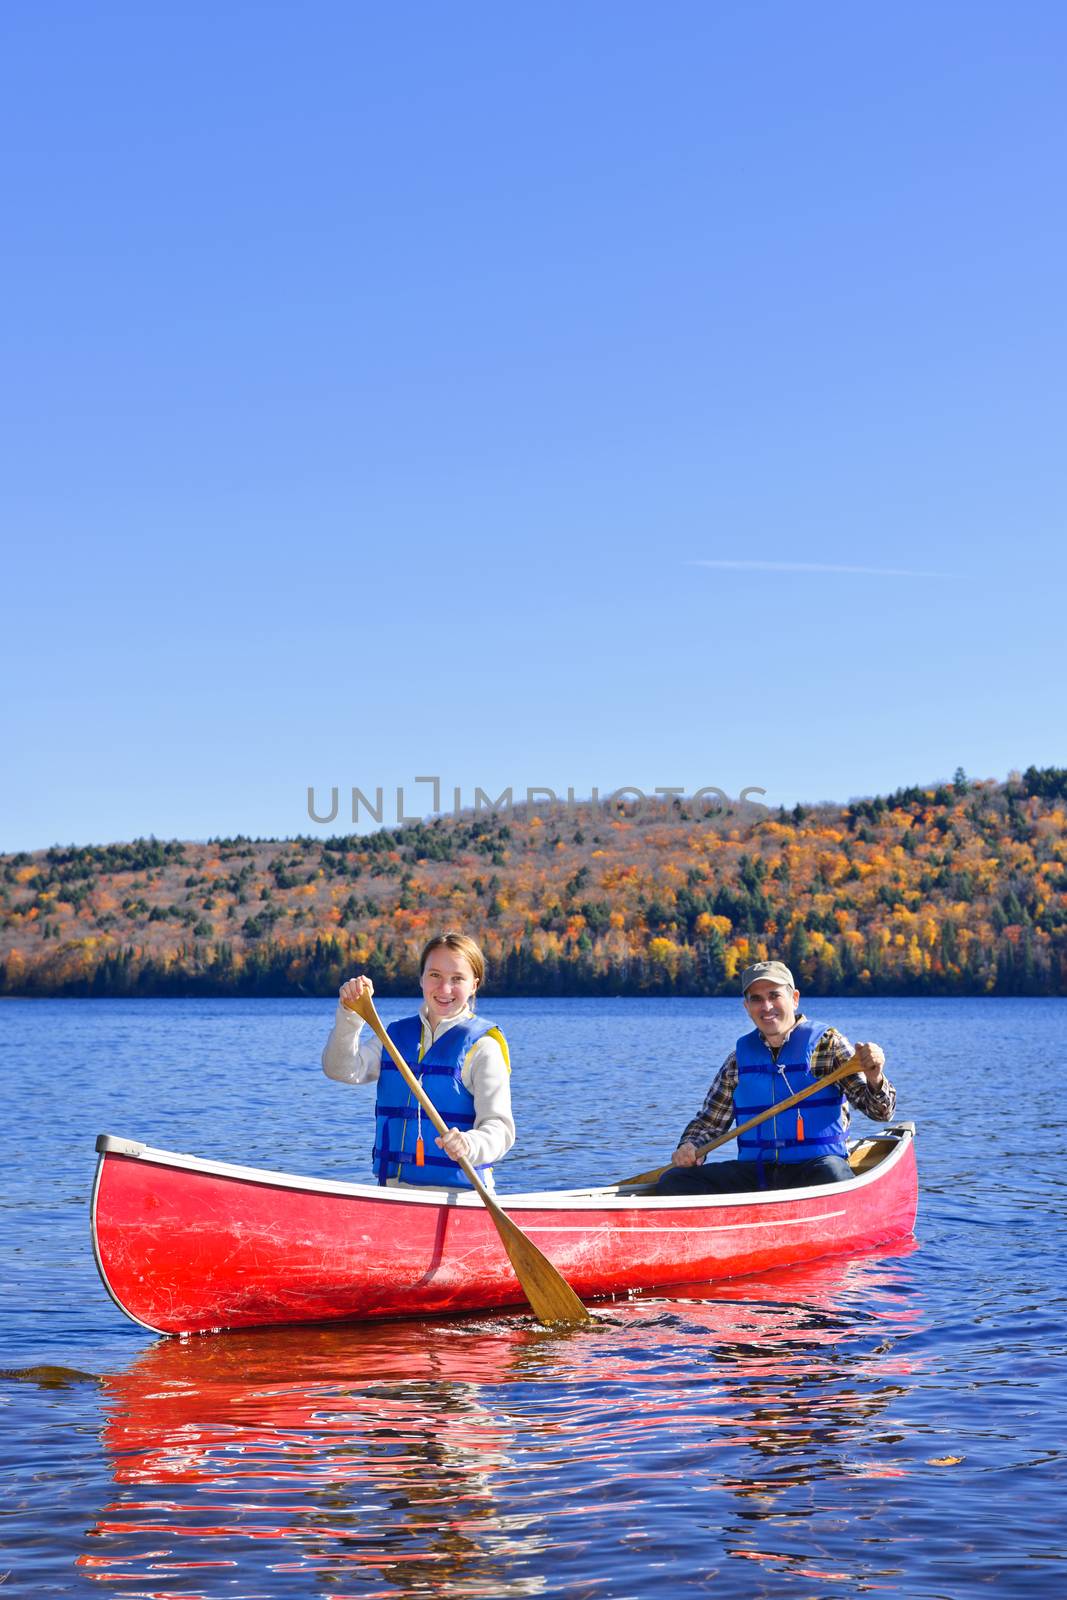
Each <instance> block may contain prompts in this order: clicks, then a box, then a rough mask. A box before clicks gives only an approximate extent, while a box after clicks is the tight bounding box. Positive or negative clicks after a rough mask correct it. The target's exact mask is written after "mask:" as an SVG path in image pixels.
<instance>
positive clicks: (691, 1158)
mask: <svg viewBox="0 0 1067 1600" xmlns="http://www.w3.org/2000/svg"><path fill="white" fill-rule="evenodd" d="M697 1160H698V1157H697V1147H696V1145H695V1144H689V1142H688V1141H687V1142H686V1143H685V1144H680V1145H679V1146H678V1148H677V1150H676V1151H675V1152H674V1154H673V1156H671V1166H672V1167H695V1166H696V1164H697Z"/></svg>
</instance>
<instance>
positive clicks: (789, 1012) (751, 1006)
mask: <svg viewBox="0 0 1067 1600" xmlns="http://www.w3.org/2000/svg"><path fill="white" fill-rule="evenodd" d="M799 1000H800V990H799V989H787V988H786V986H785V984H784V983H768V982H767V980H766V979H765V978H760V979H758V981H757V982H756V983H750V984H749V986H748V988H747V989H746V991H745V1010H746V1011H747V1012H748V1014H749V1016H750V1017H751V1018H752V1020H753V1022H754V1023H755V1024H756V1027H757V1028H758V1029H759V1031H760V1033H762V1034H763V1036H764V1038H766V1039H774V1038H776V1037H777V1036H778V1035H779V1034H781V1033H788V1032H789V1030H790V1028H791V1027H792V1026H793V1024H794V1022H795V1021H796V1020H797V1002H798V1001H799Z"/></svg>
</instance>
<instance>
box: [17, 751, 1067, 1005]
mask: <svg viewBox="0 0 1067 1600" xmlns="http://www.w3.org/2000/svg"><path fill="white" fill-rule="evenodd" d="M1065 814H1067V772H1064V771H1062V770H1060V769H1057V768H1048V769H1043V770H1038V769H1036V768H1030V769H1029V770H1028V771H1027V772H1026V773H1024V774H1022V775H1018V774H1013V775H1012V776H1011V777H1010V778H1009V779H1008V781H1007V782H1006V783H996V782H993V781H986V782H979V783H968V782H967V781H966V779H965V778H964V777H963V774H962V773H958V774H957V777H956V780H955V781H954V782H953V783H951V784H941V785H937V786H934V787H931V788H927V789H919V788H912V789H905V790H900V791H898V792H897V793H896V794H895V795H892V796H889V797H888V798H877V799H873V800H864V801H859V802H852V803H851V804H849V805H844V806H836V805H819V806H815V807H811V808H807V809H805V808H803V807H799V806H798V807H797V808H796V809H795V810H793V811H791V812H784V811H779V812H768V811H767V810H766V808H764V807H761V806H753V805H747V804H746V805H743V806H742V805H739V804H733V805H731V806H727V807H726V808H725V809H720V810H711V811H705V810H703V809H693V808H692V807H691V806H690V807H689V808H687V806H686V803H685V802H684V801H681V802H679V801H675V802H672V803H663V804H659V805H658V806H655V807H654V806H652V805H651V804H649V803H646V804H645V805H644V806H642V807H641V808H640V810H639V811H637V812H636V813H635V812H634V810H633V809H632V808H630V809H629V810H628V809H627V808H626V807H625V806H621V807H620V806H616V807H613V808H607V809H606V808H604V807H603V806H598V807H592V806H589V805H586V806H577V807H570V808H563V807H559V808H554V809H553V808H544V809H534V810H523V809H519V810H515V811H511V812H501V813H494V812H485V813H483V814H481V815H465V816H463V817H461V818H439V819H435V820H434V821H432V822H428V823H418V824H415V825H410V826H407V827H404V828H400V829H395V830H382V831H380V832H378V833H373V834H365V835H350V836H345V837H336V838H317V839H312V838H299V839H290V840H282V841H278V840H250V839H245V838H236V839H222V840H212V841H210V842H208V843H206V844H204V843H177V842H166V843H161V842H159V841H157V840H154V839H149V840H137V841H134V842H133V843H131V844H123V845H109V846H100V847H73V846H72V847H70V848H59V847H56V848H53V849H50V850H43V851H36V852H34V853H32V854H19V855H14V856H12V855H8V856H2V857H0V912H2V916H0V993H4V994H24V995H25V994H38V995H40V994H109V995H119V994H195V993H217V994H325V993H329V992H331V991H332V990H333V989H334V988H335V987H336V985H337V984H338V983H339V981H340V980H341V979H342V978H343V977H344V976H347V975H348V974H350V973H351V972H353V971H355V970H357V969H366V970H369V971H370V972H371V973H372V975H373V976H374V978H375V982H376V985H377V987H378V989H379V992H382V993H389V992H404V993H410V992H412V990H413V989H414V987H415V983H416V968H417V955H418V951H419V949H420V948H421V946H422V944H423V942H424V941H425V939H426V938H427V937H428V935H429V934H430V933H431V932H435V931H438V930H440V929H443V928H450V927H462V928H465V929H467V930H469V931H470V932H472V933H474V934H475V935H476V936H477V937H478V939H479V940H480V941H481V943H482V945H483V948H484V949H485V951H486V954H487V957H488V961H489V968H490V988H491V990H492V992H493V993H496V994H501V993H503V994H627V993H633V994H640V993H645V994H648V993H652V994H717V993H725V992H733V991H734V989H735V988H736V981H737V973H738V969H739V968H740V967H741V966H742V965H743V964H744V963H746V962H748V961H750V960H753V959H758V958H761V957H764V956H767V955H774V956H781V957H783V958H784V959H785V960H787V961H788V962H789V963H790V965H791V966H792V968H793V971H794V973H795V974H796V975H797V977H798V981H799V982H800V984H801V986H802V987H803V988H805V989H807V990H809V991H812V992H820V991H821V992H823V993H829V992H835V993H842V992H847V993H866V994H902V993H916V994H930V995H935V994H941V995H944V994H988V993H999V994H1046V993H1047V994H1063V993H1067V938H1065V925H1067V830H1065V826H1064V823H1065Z"/></svg>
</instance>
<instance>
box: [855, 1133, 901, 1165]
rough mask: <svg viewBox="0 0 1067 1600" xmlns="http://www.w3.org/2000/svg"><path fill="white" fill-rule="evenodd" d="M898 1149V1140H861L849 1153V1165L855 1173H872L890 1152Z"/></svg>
mask: <svg viewBox="0 0 1067 1600" xmlns="http://www.w3.org/2000/svg"><path fill="white" fill-rule="evenodd" d="M896 1147H897V1140H896V1139H861V1140H860V1142H859V1144H857V1145H855V1146H854V1147H853V1148H852V1149H851V1150H850V1151H849V1153H848V1164H849V1166H850V1167H851V1168H852V1170H853V1172H857V1173H858V1172H870V1170H871V1168H872V1167H876V1166H877V1165H878V1163H879V1162H880V1161H884V1160H885V1158H886V1156H887V1155H888V1154H889V1152H890V1150H895V1149H896Z"/></svg>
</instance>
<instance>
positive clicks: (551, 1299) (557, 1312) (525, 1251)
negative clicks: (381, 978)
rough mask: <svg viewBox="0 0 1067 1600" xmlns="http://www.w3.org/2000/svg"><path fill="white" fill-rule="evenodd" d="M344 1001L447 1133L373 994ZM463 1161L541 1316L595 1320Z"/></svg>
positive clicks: (557, 1320) (556, 1320)
mask: <svg viewBox="0 0 1067 1600" xmlns="http://www.w3.org/2000/svg"><path fill="white" fill-rule="evenodd" d="M343 1004H344V1005H345V1007H346V1009H347V1010H349V1011H354V1012H355V1013H356V1015H357V1016H360V1017H362V1018H363V1020H364V1022H366V1023H368V1024H369V1025H370V1027H372V1028H373V1029H374V1032H375V1033H376V1034H377V1035H378V1038H379V1039H380V1040H381V1042H382V1048H383V1050H388V1052H389V1055H390V1058H391V1060H392V1062H393V1065H394V1066H395V1067H396V1069H397V1071H398V1072H399V1073H400V1075H401V1077H402V1078H403V1080H404V1082H405V1083H406V1084H407V1086H408V1088H409V1089H410V1090H411V1092H412V1094H413V1095H414V1096H415V1099H416V1100H417V1101H418V1102H419V1105H420V1106H421V1107H422V1109H423V1110H424V1111H425V1113H426V1115H427V1116H428V1117H429V1119H430V1121H431V1122H432V1123H433V1125H434V1127H435V1128H436V1129H437V1131H438V1133H439V1134H441V1136H442V1137H444V1135H445V1134H447V1133H448V1131H449V1128H448V1124H447V1122H446V1121H445V1120H444V1118H443V1117H442V1116H441V1113H440V1112H439V1111H438V1109H437V1107H436V1106H435V1105H434V1103H433V1101H432V1100H431V1099H430V1097H429V1095H428V1094H427V1093H426V1091H425V1089H424V1088H423V1087H422V1084H421V1083H420V1082H419V1080H418V1078H416V1076H415V1074H414V1073H413V1072H412V1070H411V1068H410V1067H409V1066H408V1064H407V1062H406V1061H405V1060H404V1058H403V1056H402V1055H401V1054H400V1051H399V1050H398V1049H397V1047H396V1045H395V1044H394V1043H393V1041H392V1039H390V1037H389V1035H388V1033H387V1032H386V1030H385V1028H384V1026H383V1024H382V1019H381V1018H380V1017H379V1015H378V1013H377V1011H376V1010H375V1009H374V1002H373V1000H372V999H371V997H370V995H369V994H363V995H361V996H360V997H359V1000H358V1001H357V1002H356V1003H355V1005H350V1004H349V1002H348V1001H347V1000H346V1001H344V1002H343ZM457 1165H458V1166H459V1167H460V1168H461V1169H462V1171H463V1172H464V1173H465V1174H466V1176H467V1178H468V1179H469V1181H470V1183H471V1184H472V1185H473V1187H474V1189H475V1191H476V1192H477V1194H478V1196H479V1198H480V1199H481V1201H482V1204H483V1205H484V1206H485V1208H486V1210H487V1211H488V1212H489V1215H490V1216H491V1217H492V1219H493V1221H494V1223H495V1224H496V1230H497V1232H498V1233H499V1235H500V1242H501V1243H502V1244H503V1246H504V1249H505V1250H506V1252H507V1256H508V1260H509V1261H510V1262H511V1265H512V1267H513V1268H514V1269H515V1276H516V1277H517V1278H518V1280H519V1285H520V1287H521V1289H522V1292H523V1294H524V1295H525V1296H526V1298H527V1300H528V1301H529V1302H530V1307H531V1309H532V1311H533V1313H534V1316H535V1317H537V1319H538V1321H539V1322H543V1323H545V1324H546V1325H547V1326H549V1327H556V1326H559V1325H560V1324H561V1323H588V1322H592V1321H593V1318H592V1317H590V1315H589V1313H588V1311H587V1310H586V1309H585V1307H584V1306H583V1305H582V1302H581V1301H580V1300H579V1298H578V1296H577V1295H576V1294H575V1292H574V1290H573V1289H572V1288H571V1286H570V1284H569V1283H568V1282H567V1280H566V1278H564V1277H563V1276H562V1275H561V1274H560V1273H559V1272H557V1271H556V1268H555V1267H554V1266H553V1265H552V1263H551V1261H549V1260H548V1258H547V1256H544V1255H542V1254H541V1252H540V1250H538V1248H537V1246H536V1245H535V1244H534V1242H533V1240H532V1239H530V1238H528V1237H527V1235H526V1234H525V1233H523V1231H522V1229H521V1228H520V1227H519V1226H518V1224H517V1223H516V1222H514V1221H513V1220H512V1219H511V1217H509V1216H508V1215H507V1213H506V1212H505V1211H502V1210H501V1208H500V1207H499V1206H498V1205H497V1203H496V1201H495V1200H494V1199H493V1196H492V1195H491V1194H490V1193H489V1190H488V1189H487V1188H486V1187H485V1184H484V1183H483V1182H482V1180H481V1178H479V1176H478V1174H477V1172H476V1171H475V1170H474V1168H473V1167H472V1166H471V1164H470V1162H469V1161H468V1160H467V1159H466V1157H465V1156H460V1157H459V1159H458V1161H457Z"/></svg>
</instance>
